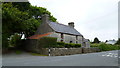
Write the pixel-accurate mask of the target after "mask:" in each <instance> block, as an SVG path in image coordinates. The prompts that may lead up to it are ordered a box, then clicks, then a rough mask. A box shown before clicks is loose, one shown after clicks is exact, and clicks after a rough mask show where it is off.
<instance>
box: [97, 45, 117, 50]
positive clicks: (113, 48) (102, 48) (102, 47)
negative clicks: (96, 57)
mask: <svg viewBox="0 0 120 68" xmlns="http://www.w3.org/2000/svg"><path fill="white" fill-rule="evenodd" d="M99 48H100V49H101V50H102V51H110V50H118V49H119V47H118V46H116V45H110V44H100V45H99Z"/></svg>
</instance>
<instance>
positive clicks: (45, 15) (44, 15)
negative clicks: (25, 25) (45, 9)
mask: <svg viewBox="0 0 120 68" xmlns="http://www.w3.org/2000/svg"><path fill="white" fill-rule="evenodd" d="M48 21H49V15H48V14H43V15H42V22H48Z"/></svg>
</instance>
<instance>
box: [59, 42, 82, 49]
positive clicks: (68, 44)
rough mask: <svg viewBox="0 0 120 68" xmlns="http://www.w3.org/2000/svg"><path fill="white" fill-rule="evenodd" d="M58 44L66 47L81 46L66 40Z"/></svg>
mask: <svg viewBox="0 0 120 68" xmlns="http://www.w3.org/2000/svg"><path fill="white" fill-rule="evenodd" d="M58 45H60V46H62V47H65V48H71V47H72V48H73V47H75V48H78V47H81V44H74V43H64V42H58Z"/></svg>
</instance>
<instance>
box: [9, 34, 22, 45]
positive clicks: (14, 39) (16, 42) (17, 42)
mask: <svg viewBox="0 0 120 68" xmlns="http://www.w3.org/2000/svg"><path fill="white" fill-rule="evenodd" d="M20 41H21V37H20V35H19V34H18V33H15V34H14V35H11V37H10V41H9V46H10V47H17V46H19V45H20V44H21V43H20Z"/></svg>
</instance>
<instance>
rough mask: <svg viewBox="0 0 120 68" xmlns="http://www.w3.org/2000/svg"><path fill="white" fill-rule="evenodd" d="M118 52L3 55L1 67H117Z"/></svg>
mask: <svg viewBox="0 0 120 68" xmlns="http://www.w3.org/2000/svg"><path fill="white" fill-rule="evenodd" d="M118 58H119V57H118V51H117V50H116V51H106V52H99V53H88V54H77V55H69V56H32V55H30V54H27V53H25V54H20V55H15V54H10V55H3V57H2V65H3V66H118Z"/></svg>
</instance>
